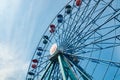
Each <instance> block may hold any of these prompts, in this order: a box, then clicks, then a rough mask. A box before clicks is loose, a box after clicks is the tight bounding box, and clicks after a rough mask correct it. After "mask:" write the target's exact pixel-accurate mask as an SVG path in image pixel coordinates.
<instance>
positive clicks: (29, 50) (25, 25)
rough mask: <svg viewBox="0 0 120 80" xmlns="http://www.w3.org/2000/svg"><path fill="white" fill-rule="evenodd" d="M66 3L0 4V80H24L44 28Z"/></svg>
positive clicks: (0, 0) (20, 0)
mask: <svg viewBox="0 0 120 80" xmlns="http://www.w3.org/2000/svg"><path fill="white" fill-rule="evenodd" d="M68 1H69V0H63V1H62V0H0V80H24V79H25V76H26V74H27V70H28V66H29V63H30V60H31V57H32V55H33V52H34V50H35V48H36V45H37V44H38V42H39V39H40V38H41V35H42V34H43V32H44V31H45V29H46V27H47V26H48V25H49V23H50V22H51V21H52V19H53V18H54V17H55V15H56V14H57V13H58V11H59V10H60V9H61V8H62V7H63V6H64V5H65V4H66V3H67V2H68Z"/></svg>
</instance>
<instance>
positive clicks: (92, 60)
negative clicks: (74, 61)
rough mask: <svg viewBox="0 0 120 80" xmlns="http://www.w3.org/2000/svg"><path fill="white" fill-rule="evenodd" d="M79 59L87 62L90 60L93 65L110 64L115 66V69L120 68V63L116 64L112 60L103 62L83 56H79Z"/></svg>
mask: <svg viewBox="0 0 120 80" xmlns="http://www.w3.org/2000/svg"><path fill="white" fill-rule="evenodd" d="M77 57H78V58H79V59H85V60H89V61H91V62H93V63H97V64H100V63H104V64H109V65H110V66H114V67H117V68H120V63H119V62H114V61H111V60H103V59H97V58H91V57H85V56H84V57H83V56H77Z"/></svg>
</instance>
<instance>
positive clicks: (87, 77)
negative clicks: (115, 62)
mask: <svg viewBox="0 0 120 80" xmlns="http://www.w3.org/2000/svg"><path fill="white" fill-rule="evenodd" d="M69 62H70V63H71V64H72V65H74V66H75V67H76V69H77V70H78V72H79V73H80V75H81V76H82V78H83V79H84V80H92V77H91V76H90V75H89V74H87V73H86V71H85V70H84V69H83V68H82V67H81V66H79V65H77V64H76V63H75V62H73V61H71V60H69Z"/></svg>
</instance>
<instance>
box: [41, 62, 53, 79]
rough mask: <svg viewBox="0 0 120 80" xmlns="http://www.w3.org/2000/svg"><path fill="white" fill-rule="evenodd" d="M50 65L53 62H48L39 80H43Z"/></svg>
mask: <svg viewBox="0 0 120 80" xmlns="http://www.w3.org/2000/svg"><path fill="white" fill-rule="evenodd" d="M52 63H53V62H50V63H49V64H48V65H47V67H46V70H45V71H44V72H43V74H42V76H41V80H43V78H44V77H45V75H46V73H47V71H48V70H49V68H50V66H51V65H53V64H52Z"/></svg>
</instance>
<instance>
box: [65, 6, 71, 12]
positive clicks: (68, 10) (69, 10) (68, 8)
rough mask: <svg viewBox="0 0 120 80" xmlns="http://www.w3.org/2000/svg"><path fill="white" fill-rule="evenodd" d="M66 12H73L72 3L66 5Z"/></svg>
mask: <svg viewBox="0 0 120 80" xmlns="http://www.w3.org/2000/svg"><path fill="white" fill-rule="evenodd" d="M65 12H66V13H67V14H70V13H71V12H72V7H71V6H70V5H67V6H66V7H65Z"/></svg>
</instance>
